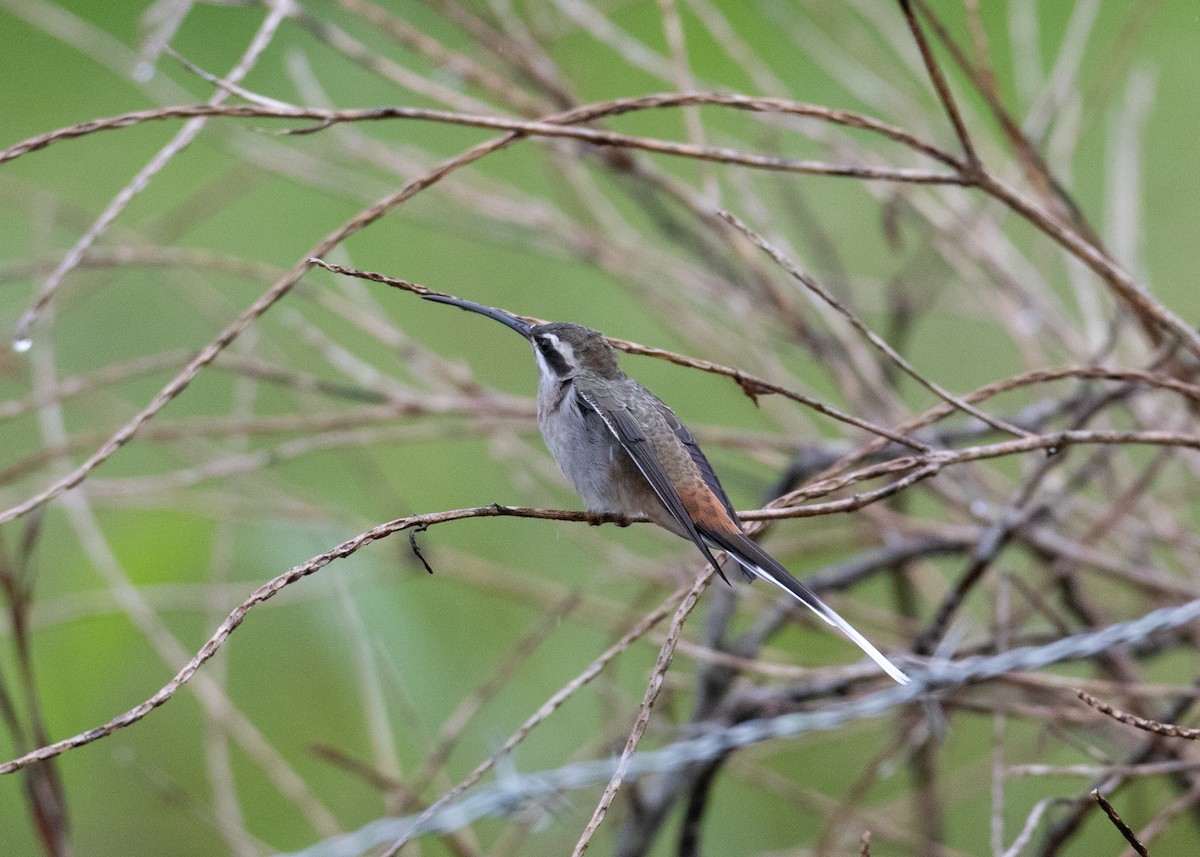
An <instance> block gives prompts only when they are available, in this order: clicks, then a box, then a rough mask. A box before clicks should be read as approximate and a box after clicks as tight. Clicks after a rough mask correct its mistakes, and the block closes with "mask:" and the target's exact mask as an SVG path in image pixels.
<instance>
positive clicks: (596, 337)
mask: <svg viewBox="0 0 1200 857" xmlns="http://www.w3.org/2000/svg"><path fill="white" fill-rule="evenodd" d="M422 297H423V298H425V299H426V300H431V301H436V302H437V303H442V304H450V305H451V306H456V307H459V308H460V309H465V310H469V311H470V312H477V313H479V314H480V315H485V316H487V317H488V318H491V319H494V320H496V321H498V322H500V323H501V324H503V325H504V326H506V327H510V328H512V329H513V330H515V331H516V332H517V333H519V334H521V335H522V336H523V337H525V338H526V339H528V340H529V342H530V344H531V345H533V355H534V357H535V358H536V359H537V364H538V371H539V372H540V373H541V374H542V377H543V378H546V379H557V380H562V381H565V380H568V379H570V378H574V377H575V376H576V375H578V374H579V373H581V372H592V373H595V374H596V375H599V376H600V377H601V378H610V379H619V378H621V377H623V375H622V373H621V369H620V367H619V366H618V365H617V352H616V349H614V348H613V347H612V345H610V344H609V342H608V340H607V339H605V338H604V334H602V333H600V331H598V330H592V329H591V328H590V327H583V326H582V325H578V324H569V323H567V322H551V323H550V324H530V323H529V322H527V321H525V320H524V319H522V318H518V317H517V316H515V315H511V314H509V313H507V312H505V311H504V310H501V309H496V308H495V307H490V306H487V305H486V304H477V303H475V302H473V301H465V300H462V299H461V298H455V297H451V296H449V295H422Z"/></svg>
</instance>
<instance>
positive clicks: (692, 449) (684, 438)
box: [656, 400, 738, 521]
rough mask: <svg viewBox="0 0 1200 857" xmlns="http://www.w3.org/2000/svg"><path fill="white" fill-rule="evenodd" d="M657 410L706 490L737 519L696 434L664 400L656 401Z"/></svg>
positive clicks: (732, 517)
mask: <svg viewBox="0 0 1200 857" xmlns="http://www.w3.org/2000/svg"><path fill="white" fill-rule="evenodd" d="M656 404H657V405H658V411H659V413H660V414H662V417H663V419H664V420H666V423H667V425H668V426H670V427H671V431H673V432H675V437H677V438H679V441H680V443H682V444H683V445H684V448H686V449H687V451H688V455H690V456H691V457H692V461H693V462H695V464H696V467H697V469H699V471H700V476H701V477H702V478H703V479H704V484H705V485H707V486H708V490H709V491H712V492H713V495H714V496H715V497H716V498H717V499H718V500H720V501H721V505H722V506H724V507H725V511H726V512H728V513H729V517H730V518H731V519H733V520H734V521H736V520H737V519H738V516H737V512H735V511H734V510H733V504H732V503H730V502H729V497H728V496H726V494H725V489H724V488H723V487H722V486H721V481H720V480H719V479H717V474H716V473H715V472H714V471H713V468H712V465H711V464H709V463H708V458H706V457H705V455H704V452H703V450H701V449H700V444H698V443H696V436H695V435H694V434H692V432H691V430H690V429H689V428H688V427H687V426H685V425H684V424H683V420H681V419H679V417H678V416H676V414H675V412H674V411H673V410H671V409H670V408H669V407H667V404H666V402H663V401H661V400H660V401H658V402H657V403H656Z"/></svg>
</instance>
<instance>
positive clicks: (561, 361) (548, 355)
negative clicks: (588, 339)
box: [535, 336, 571, 377]
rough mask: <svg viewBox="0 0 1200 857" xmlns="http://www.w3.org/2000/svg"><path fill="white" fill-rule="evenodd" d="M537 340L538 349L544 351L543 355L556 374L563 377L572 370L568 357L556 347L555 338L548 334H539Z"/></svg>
mask: <svg viewBox="0 0 1200 857" xmlns="http://www.w3.org/2000/svg"><path fill="white" fill-rule="evenodd" d="M535 341H536V342H537V347H538V351H540V352H542V357H544V358H545V359H546V365H547V366H549V367H550V368H551V369H553V370H554V374H555V375H558V376H560V377H561V376H563V375H566V374H567V373H568V372H570V371H571V367H570V365H569V364H568V363H567V361H566V358H564V357H563V356H562V354H561V353H559V351H558V349H557V348H555V347H554V340H552V339H551V338H550V337H548V336H539V337H537V338H536V340H535Z"/></svg>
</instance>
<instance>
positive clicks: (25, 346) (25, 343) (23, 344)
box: [12, 336, 33, 354]
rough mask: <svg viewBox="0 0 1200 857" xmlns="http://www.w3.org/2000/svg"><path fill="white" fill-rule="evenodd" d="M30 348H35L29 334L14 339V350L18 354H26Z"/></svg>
mask: <svg viewBox="0 0 1200 857" xmlns="http://www.w3.org/2000/svg"><path fill="white" fill-rule="evenodd" d="M30 348H33V340H32V339H30V338H29V337H28V336H23V337H21V338H20V339H14V340H13V344H12V350H13V351H15V352H17V353H18V354H24V353H25V352H26V351H28V350H29V349H30Z"/></svg>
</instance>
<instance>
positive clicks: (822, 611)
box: [704, 527, 911, 684]
mask: <svg viewBox="0 0 1200 857" xmlns="http://www.w3.org/2000/svg"><path fill="white" fill-rule="evenodd" d="M704 535H705V536H706V537H707V538H709V539H710V540H711V541H712V542H713V544H715V545H716V546H717V547H719V548H721V549H722V550H724V551H725V552H726V553H728V554H729V555H730V556H731V557H733V558H734V559H735V560H737V562H738V564H739V565H741V566H742V568H744V569H746V571H748V572H749V573H750V574H752V575H754V576H755V577H761V578H762V579H763V580H765V581H767V582H768V583H773V584H774V585H775V586H778V587H779V588H780V589H782V590H783V591H784V592H786V593H788V594H789V595H791V596H792V597H794V598H795V599H796V600H797V601H799V602H800V603H801V604H803V605H804V606H805V607H807V608H808V609H809V610H811V611H813V612H814V613H816V614H817V615H818V616H820V617H821V618H822V619H824V620H825V621H826V622H828V623H829V624H830V625H832V626H833V627H835V628H837V629H838V630H840V631H841V632H842V633H843V634H845V635H846V636H847V637H849V638H850V639H851V640H853V641H854V643H855V644H856V645H857V646H858V647H859V648H860V649H862V650H863V651H864V652H866V653H867V655H868V656H870V658H871V660H873V661H874V662H875V663H877V664H879V666H880V668H882V669H883V671H884V672H885V673H887V674H888V675H889V676H891V677H892V678H893V679H894V680H895V681H896V682H897V683H898V684H908V683H909V681H910V680H911V679H909V677H908V676H906V675H905V674H904V673H903V672H902V671H901V670H900V668H899V667H897V666H896V665H895V664H893V663H892V662H891V661H889V660H888V659H887V658H886V657H885V656H884V654H883V653H882V652H880V651H879V649H877V648H875V647H874V646H873V645H871V641H870V640H868V639H867V638H866V637H864V636H863V635H862V634H860V633H859V632H858V631H857V630H855V628H854V626H853V625H851V624H850V623H849V622H847V621H846V620H845V619H843V618H842V617H841V616H839V615H838V613H837V611H836V610H834V609H833V608H832V607H830V606H829V605H828V604H826V603H825V602H824V601H822V600H821V599H820V598H819V597H818V596H817V593H815V592H813V591H812V590H811V589H809V588H808V587H807V586H805V585H804V584H803V583H801V582H800V581H799V580H797V579H796V578H795V577H793V576H792V573H791V572H789V571H788V570H787V569H786V568H784V567H783V566H782V565H780V564H779V563H778V562H777V561H776V560H775V559H774V558H773V557H772V556H771V555H770V554H769V553H767V552H766V551H765V550H763V549H762V548H761V547H759V546H758V545H757V544H756V543H755V542H753V541H751V540H750V539H749V538H748V537H747V536H746V535H745V534H744V533H740V532H739V533H714V532H712V531H711V530H710V529H708V528H707V527H706V528H704Z"/></svg>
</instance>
